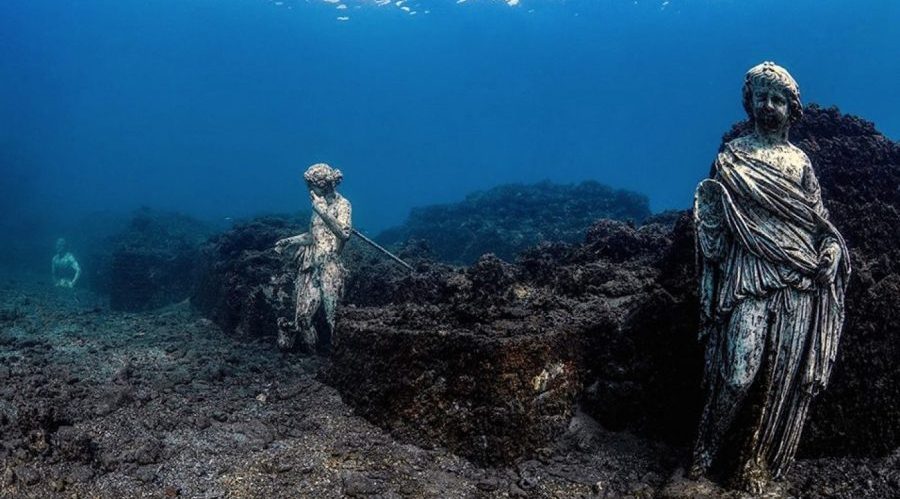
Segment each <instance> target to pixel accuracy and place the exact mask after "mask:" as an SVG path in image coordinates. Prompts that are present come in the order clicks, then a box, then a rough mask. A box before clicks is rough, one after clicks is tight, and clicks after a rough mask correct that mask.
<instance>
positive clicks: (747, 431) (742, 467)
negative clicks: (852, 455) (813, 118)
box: [690, 62, 850, 494]
mask: <svg viewBox="0 0 900 499" xmlns="http://www.w3.org/2000/svg"><path fill="white" fill-rule="evenodd" d="M743 101H744V109H745V110H746V111H747V114H748V115H749V116H750V119H751V121H752V122H753V125H754V131H753V132H752V133H751V134H749V135H747V136H745V137H740V138H738V139H735V140H732V141H731V142H729V143H727V144H725V147H724V148H723V150H722V152H721V153H719V155H718V157H717V158H716V161H715V165H714V167H713V172H712V178H710V179H707V180H704V181H703V182H701V183H700V185H699V186H698V187H697V194H696V200H695V205H694V216H695V223H696V227H697V242H698V248H699V249H698V251H699V256H700V263H701V282H700V301H701V333H700V337H701V338H705V339H706V341H707V344H706V372H705V376H704V384H705V387H706V405H705V407H704V409H703V414H702V416H701V419H700V428H699V434H698V437H697V442H696V445H695V447H694V463H693V466H692V468H691V473H690V475H691V477H692V478H698V477H700V476H702V475H705V474H706V472H707V471H708V469H709V468H710V466H711V465H712V464H713V463H714V462H717V461H718V460H719V458H722V457H723V456H722V454H726V453H724V452H722V451H723V450H725V449H726V446H725V445H723V443H725V442H729V443H732V444H733V445H729V446H728V447H729V449H728V450H730V451H734V452H733V453H732V454H733V456H729V459H727V460H726V461H725V462H726V467H725V468H724V470H725V471H726V473H727V474H728V475H729V476H730V477H731V479H732V485H733V486H735V487H737V488H740V489H743V490H745V491H748V492H751V493H755V494H759V493H761V492H763V491H764V490H765V488H766V485H767V484H768V482H769V481H770V479H771V478H775V479H778V478H780V477H782V476H784V474H785V472H786V471H787V470H788V468H789V467H790V465H791V463H792V462H793V460H794V454H795V453H796V451H797V444H798V443H799V442H800V434H801V432H802V430H803V423H804V420H805V419H806V413H807V410H808V409H809V404H810V402H811V401H812V399H813V397H814V396H815V395H816V394H818V393H820V392H821V391H822V390H824V389H825V387H826V385H827V384H828V378H829V376H830V374H831V368H832V365H833V364H834V360H835V356H836V355H837V346H838V341H839V339H840V335H841V327H842V325H843V322H844V292H845V289H846V286H847V281H848V279H849V276H850V263H849V262H850V260H849V254H848V252H847V247H846V245H845V244H844V239H843V238H842V237H841V234H840V233H839V232H838V230H837V229H836V228H835V227H834V225H832V224H831V222H829V221H828V211H827V210H826V209H825V206H824V205H823V204H822V194H821V191H820V189H819V183H818V181H817V180H816V175H815V172H814V171H813V167H812V164H811V163H810V161H809V158H808V157H807V156H806V154H805V153H804V152H803V151H801V150H800V149H798V148H797V147H796V146H794V145H793V144H791V143H790V142H789V141H788V130H789V128H790V125H791V124H792V123H793V122H795V121H797V120H798V119H800V117H801V115H802V107H801V104H800V91H799V89H798V87H797V83H796V82H795V81H794V78H793V77H791V75H790V74H789V73H788V72H787V70H785V69H784V68H782V67H780V66H777V65H775V64H773V63H771V62H764V63H762V64H760V65H758V66H755V67H753V68H751V69H750V70H749V71H748V72H747V75H746V78H745V82H744V88H743ZM735 459H736V462H735ZM732 463H733V464H732Z"/></svg>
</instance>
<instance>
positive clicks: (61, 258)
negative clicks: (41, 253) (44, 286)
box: [50, 238, 81, 288]
mask: <svg viewBox="0 0 900 499" xmlns="http://www.w3.org/2000/svg"><path fill="white" fill-rule="evenodd" d="M63 274H66V275H63ZM50 276H51V277H52V279H53V285H54V286H56V287H59V288H72V287H75V283H76V282H78V278H79V277H80V276H81V265H78V260H76V259H75V255H73V254H72V253H70V252H69V250H68V244H67V243H66V240H65V239H63V238H59V239H57V240H56V254H55V255H53V260H51V262H50Z"/></svg>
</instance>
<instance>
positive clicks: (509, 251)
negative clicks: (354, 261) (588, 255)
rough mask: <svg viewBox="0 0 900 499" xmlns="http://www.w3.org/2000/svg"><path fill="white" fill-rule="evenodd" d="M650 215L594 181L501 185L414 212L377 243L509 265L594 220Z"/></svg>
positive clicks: (626, 195) (576, 235)
mask: <svg viewBox="0 0 900 499" xmlns="http://www.w3.org/2000/svg"><path fill="white" fill-rule="evenodd" d="M649 216H650V208H649V201H648V200H647V198H646V197H645V196H643V195H641V194H637V193H634V192H629V191H625V190H617V189H613V188H611V187H607V186H605V185H603V184H600V183H597V182H583V183H581V184H578V185H559V184H553V183H550V182H541V183H538V184H533V185H518V184H516V185H503V186H499V187H495V188H493V189H489V190H487V191H483V192H475V193H473V194H469V195H468V196H467V197H466V199H465V200H463V201H462V202H460V203H453V204H443V205H434V206H426V207H423V208H416V209H413V210H412V212H411V213H410V215H409V219H408V220H407V221H406V223H405V224H403V225H401V226H399V227H395V228H393V229H388V230H386V231H384V232H383V233H381V234H380V235H379V236H378V241H379V242H381V243H383V244H387V245H396V244H400V243H404V242H406V241H408V240H410V239H419V240H423V241H425V242H427V243H428V245H429V246H430V247H431V248H432V250H433V252H434V256H435V257H436V258H437V260H439V261H442V262H449V263H455V264H472V263H474V262H475V261H476V260H478V258H479V257H481V255H483V254H486V253H493V254H495V255H497V256H498V257H500V258H502V259H504V260H507V261H512V260H514V259H515V257H516V255H518V254H519V252H521V251H522V250H524V249H526V248H529V247H531V246H534V245H536V244H538V243H541V242H545V241H546V242H568V243H576V242H579V241H581V240H582V239H583V238H584V231H585V229H586V228H587V227H588V226H589V225H590V224H591V222H593V221H594V220H596V219H598V218H610V219H615V220H631V221H633V222H636V223H640V222H641V221H643V220H644V219H645V218H647V217H649Z"/></svg>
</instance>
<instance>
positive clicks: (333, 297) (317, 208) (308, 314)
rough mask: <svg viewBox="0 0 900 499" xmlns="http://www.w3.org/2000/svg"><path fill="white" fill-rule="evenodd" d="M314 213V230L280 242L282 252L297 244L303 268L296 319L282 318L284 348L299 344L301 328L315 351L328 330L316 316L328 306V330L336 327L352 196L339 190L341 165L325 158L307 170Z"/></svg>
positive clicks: (297, 287) (311, 225)
mask: <svg viewBox="0 0 900 499" xmlns="http://www.w3.org/2000/svg"><path fill="white" fill-rule="evenodd" d="M303 178H304V180H305V181H306V186H307V187H308V188H309V197H310V200H311V201H312V209H313V214H312V217H311V219H310V223H309V232H306V233H303V234H300V235H297V236H293V237H288V238H285V239H281V240H279V241H278V242H277V243H275V251H276V252H278V253H279V254H281V253H283V252H284V251H286V250H288V249H290V248H293V247H296V248H297V249H296V252H295V253H294V258H295V259H296V260H297V261H299V263H300V269H299V272H298V274H297V279H296V281H295V283H294V285H295V297H296V310H295V314H294V320H293V321H290V320H288V319H286V318H284V317H281V318H279V319H278V346H279V348H281V349H282V350H290V349H292V348H293V347H294V341H295V338H296V334H297V331H299V332H300V333H301V336H302V341H303V343H304V345H305V346H306V348H307V349H308V350H310V351H315V350H316V348H317V347H321V346H324V345H321V344H320V339H322V338H321V336H322V335H320V332H319V331H317V330H316V327H315V323H314V321H313V319H314V317H315V315H316V313H317V312H318V311H319V309H320V307H321V308H322V309H324V312H325V322H326V324H327V328H328V330H327V331H323V332H322V333H324V334H326V335H327V336H326V338H327V339H329V341H330V338H331V336H332V334H333V333H334V314H335V309H336V307H337V302H338V300H339V299H340V297H341V295H342V293H343V288H344V275H345V273H346V271H345V269H344V266H343V264H342V263H341V258H340V256H341V251H342V250H343V249H344V243H345V242H346V241H347V239H349V238H350V235H351V231H352V228H351V225H350V211H351V208H350V202H349V201H347V200H346V199H345V198H344V197H343V196H341V195H340V194H338V192H337V191H336V190H335V189H336V188H337V186H338V184H340V183H341V180H343V178H344V176H343V174H342V173H341V171H340V170H338V169H336V168H332V167H330V166H328V165H327V164H325V163H318V164H315V165H312V166H310V167H309V168H308V169H307V170H306V173H304V174H303Z"/></svg>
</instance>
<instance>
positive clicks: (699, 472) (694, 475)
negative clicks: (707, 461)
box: [687, 463, 709, 480]
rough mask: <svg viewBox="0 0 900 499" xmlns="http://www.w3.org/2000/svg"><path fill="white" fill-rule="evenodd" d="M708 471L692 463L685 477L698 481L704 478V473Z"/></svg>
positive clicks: (704, 467)
mask: <svg viewBox="0 0 900 499" xmlns="http://www.w3.org/2000/svg"><path fill="white" fill-rule="evenodd" d="M707 471H709V470H708V469H707V467H706V466H703V465H701V464H699V463H694V464H692V465H691V468H690V469H689V470H688V472H687V477H688V478H689V479H691V480H699V479H701V478H703V477H704V476H706V472H707Z"/></svg>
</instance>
